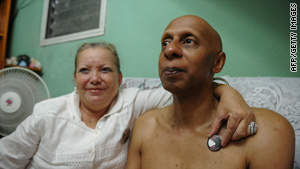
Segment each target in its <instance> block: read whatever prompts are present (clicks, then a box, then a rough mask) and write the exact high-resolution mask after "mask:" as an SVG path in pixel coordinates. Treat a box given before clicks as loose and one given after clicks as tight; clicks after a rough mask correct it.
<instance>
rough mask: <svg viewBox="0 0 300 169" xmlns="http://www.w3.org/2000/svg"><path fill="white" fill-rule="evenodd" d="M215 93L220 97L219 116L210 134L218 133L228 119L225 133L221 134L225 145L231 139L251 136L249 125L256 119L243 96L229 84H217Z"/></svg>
mask: <svg viewBox="0 0 300 169" xmlns="http://www.w3.org/2000/svg"><path fill="white" fill-rule="evenodd" d="M214 94H215V95H216V97H218V98H220V103H219V106H218V109H217V117H216V118H215V120H214V121H213V123H212V128H211V131H210V133H209V134H208V136H209V137H210V136H212V135H213V134H217V133H218V131H219V129H220V127H221V126H222V124H223V122H224V121H227V127H226V130H225V132H224V134H222V135H221V138H222V146H223V147H225V146H226V145H227V143H228V142H229V140H238V139H241V138H244V137H247V136H249V135H250V133H249V132H248V125H249V124H250V122H251V121H255V115H254V112H253V111H252V110H251V109H250V107H249V106H248V104H247V103H246V101H245V100H244V98H243V96H242V95H241V94H240V93H239V92H238V91H237V90H235V89H233V88H232V87H230V86H228V85H216V86H215V90H214Z"/></svg>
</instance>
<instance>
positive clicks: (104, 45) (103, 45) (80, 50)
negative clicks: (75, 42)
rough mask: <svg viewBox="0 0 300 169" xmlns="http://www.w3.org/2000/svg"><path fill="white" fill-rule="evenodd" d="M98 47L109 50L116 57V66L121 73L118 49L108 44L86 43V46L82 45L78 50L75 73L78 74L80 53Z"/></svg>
mask: <svg viewBox="0 0 300 169" xmlns="http://www.w3.org/2000/svg"><path fill="white" fill-rule="evenodd" d="M96 47H101V48H104V49H107V50H109V51H110V52H111V53H112V54H113V55H114V57H115V65H116V67H117V71H118V73H121V66H120V59H119V56H118V53H117V49H116V47H115V46H114V45H113V44H111V43H108V42H92V43H84V44H82V45H81V46H80V47H79V48H78V50H77V53H76V56H75V71H74V73H76V69H77V60H78V57H79V55H80V53H81V52H82V51H84V50H86V49H89V48H96Z"/></svg>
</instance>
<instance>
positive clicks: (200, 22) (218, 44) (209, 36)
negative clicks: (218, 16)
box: [166, 15, 222, 51]
mask: <svg viewBox="0 0 300 169" xmlns="http://www.w3.org/2000/svg"><path fill="white" fill-rule="evenodd" d="M171 27H176V28H178V27H184V28H185V29H186V28H190V29H196V30H197V31H198V32H199V34H201V36H202V37H203V38H204V39H205V40H207V41H208V42H209V44H210V47H211V48H212V49H214V50H216V51H222V41H221V38H220V35H219V34H218V32H217V31H216V30H215V29H214V28H213V27H212V26H211V25H210V24H209V23H208V22H207V21H206V20H204V19H203V18H201V17H198V16H195V15H184V16H181V17H178V18H176V19H174V20H172V21H171V22H170V23H169V25H168V26H167V28H166V30H167V29H169V28H171Z"/></svg>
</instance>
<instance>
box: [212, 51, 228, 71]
mask: <svg viewBox="0 0 300 169" xmlns="http://www.w3.org/2000/svg"><path fill="white" fill-rule="evenodd" d="M225 60H226V55H225V53H224V52H220V53H218V54H217V55H216V56H215V60H214V64H213V67H212V72H213V73H220V72H221V71H222V69H223V66H224V64H225Z"/></svg>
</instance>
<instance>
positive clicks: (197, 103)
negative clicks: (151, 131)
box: [171, 89, 218, 129]
mask: <svg viewBox="0 0 300 169" xmlns="http://www.w3.org/2000/svg"><path fill="white" fill-rule="evenodd" d="M212 90H213V89H211V90H202V91H194V92H193V94H189V95H181V96H179V95H173V97H174V103H173V108H172V110H171V111H172V112H171V114H172V121H173V125H174V126H176V127H179V128H190V129H199V128H202V127H208V126H210V125H211V122H212V120H213V119H214V117H215V113H216V110H217V106H218V101H217V99H216V98H215V97H214V95H213V91H212Z"/></svg>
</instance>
